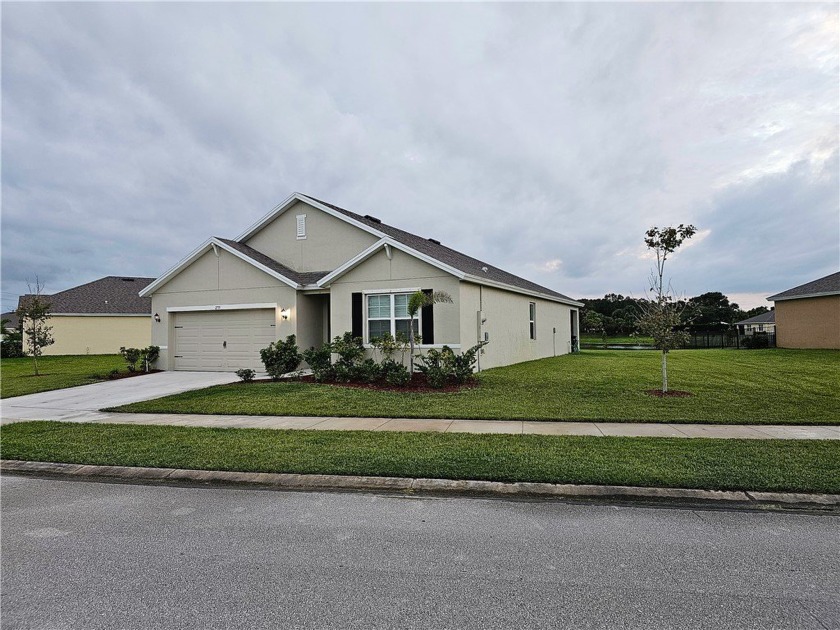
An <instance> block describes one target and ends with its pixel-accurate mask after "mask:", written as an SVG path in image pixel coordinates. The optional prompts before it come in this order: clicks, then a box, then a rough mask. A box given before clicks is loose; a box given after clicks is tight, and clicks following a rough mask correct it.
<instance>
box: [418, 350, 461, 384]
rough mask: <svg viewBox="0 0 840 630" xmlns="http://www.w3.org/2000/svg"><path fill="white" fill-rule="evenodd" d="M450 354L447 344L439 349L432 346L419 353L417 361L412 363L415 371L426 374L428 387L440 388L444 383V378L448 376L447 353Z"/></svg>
mask: <svg viewBox="0 0 840 630" xmlns="http://www.w3.org/2000/svg"><path fill="white" fill-rule="evenodd" d="M449 354H452V350H451V349H450V348H449V346H444V347H443V348H442V349H441V350H436V349H434V348H432V349H431V350H429V351H428V352H426V354H421V355H420V356H419V357H418V359H419V362H417V363H415V364H414V367H415V368H417V371H418V372H420V373H421V374H425V375H426V382H427V383H428V384H429V387H433V388H435V389H440V388H441V387H443V386H444V385H446V380H447V378H448V377H449V367H448V365H447V364H448V363H449V358H448V356H447V355H449Z"/></svg>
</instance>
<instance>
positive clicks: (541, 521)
mask: <svg viewBox="0 0 840 630" xmlns="http://www.w3.org/2000/svg"><path fill="white" fill-rule="evenodd" d="M0 487H1V488H2V567H3V571H2V626H3V628H79V629H84V630H94V629H98V628H132V629H134V628H138V629H145V628H184V629H191V628H196V629H206V628H341V629H345V628H459V629H460V628H464V629H468V628H482V629H483V628H818V629H825V628H840V602H839V601H838V588H840V517H837V516H830V515H806V514H785V513H769V512H768V513H760V512H744V511H739V512H729V511H712V510H687V509H665V508H660V509H652V508H640V507H617V506H609V505H575V504H570V503H559V502H524V501H523V502H516V501H502V500H486V499H468V498H458V499H454V498H447V499H436V498H411V497H405V496H399V497H398V496H389V495H383V494H340V493H295V492H274V491H259V490H240V489H218V488H181V487H166V486H143V485H130V484H107V483H86V482H78V481H58V480H48V479H31V478H24V477H13V476H3V477H2V482H1V485H0Z"/></svg>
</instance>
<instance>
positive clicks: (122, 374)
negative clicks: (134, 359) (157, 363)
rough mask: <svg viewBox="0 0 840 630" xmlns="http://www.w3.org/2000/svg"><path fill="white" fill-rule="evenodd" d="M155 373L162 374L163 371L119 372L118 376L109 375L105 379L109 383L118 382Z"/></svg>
mask: <svg viewBox="0 0 840 630" xmlns="http://www.w3.org/2000/svg"><path fill="white" fill-rule="evenodd" d="M155 372H162V370H149V371H148V372H119V373H118V374H108V375H106V376H105V378H107V379H108V380H109V381H118V380H119V379H121V378H131V377H132V376H143V375H145V374H154V373H155Z"/></svg>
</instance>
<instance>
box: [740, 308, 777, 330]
mask: <svg viewBox="0 0 840 630" xmlns="http://www.w3.org/2000/svg"><path fill="white" fill-rule="evenodd" d="M735 325H736V326H737V327H738V332H739V333H740V334H742V335H753V334H755V333H770V334H773V333H774V332H776V311H768V312H766V313H761V314H760V315H756V316H755V317H750V318H749V319H745V320H742V321H740V322H736V323H735Z"/></svg>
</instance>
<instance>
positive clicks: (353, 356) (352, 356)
mask: <svg viewBox="0 0 840 630" xmlns="http://www.w3.org/2000/svg"><path fill="white" fill-rule="evenodd" d="M330 350H331V351H332V352H333V353H334V354H337V355H338V360H337V361H336V365H342V366H344V367H346V368H350V367H352V366H353V365H355V364H356V363H358V362H359V361H361V360H362V358H363V357H364V356H365V347H364V345H362V338H361V337H354V336H353V333H350V332H346V333H344V334H343V335H342V336H341V337H336V338H335V339H333V342H332V343H331V344H330Z"/></svg>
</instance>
